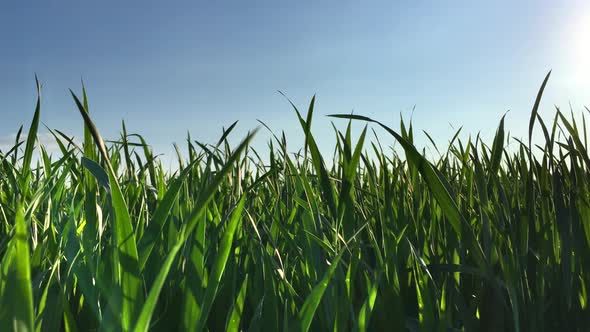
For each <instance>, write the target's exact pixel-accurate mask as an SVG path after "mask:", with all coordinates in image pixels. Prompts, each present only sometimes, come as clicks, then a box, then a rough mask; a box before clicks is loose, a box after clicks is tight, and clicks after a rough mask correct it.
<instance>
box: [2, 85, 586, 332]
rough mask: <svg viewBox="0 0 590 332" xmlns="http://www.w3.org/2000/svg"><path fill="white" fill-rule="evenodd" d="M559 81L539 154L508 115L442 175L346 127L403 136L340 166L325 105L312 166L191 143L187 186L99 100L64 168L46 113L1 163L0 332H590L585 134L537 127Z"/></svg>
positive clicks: (417, 156)
mask: <svg viewBox="0 0 590 332" xmlns="http://www.w3.org/2000/svg"><path fill="white" fill-rule="evenodd" d="M548 78H549V75H547V78H546V79H545V81H544V82H543V84H542V86H541V89H540V91H539V93H538V95H537V97H536V100H535V103H534V106H533V108H532V112H531V117H530V123H527V124H524V125H526V126H528V128H529V137H528V138H529V139H528V141H523V142H521V141H515V140H514V139H512V138H510V137H508V135H507V134H506V133H505V131H504V119H503V118H502V120H501V122H500V124H499V126H498V129H497V131H496V135H495V138H494V139H493V141H492V142H483V141H482V140H480V139H479V138H475V139H471V140H469V141H461V140H459V139H458V138H457V137H458V136H459V135H458V134H459V133H457V135H455V138H453V140H452V141H451V142H450V144H448V142H436V143H435V142H434V141H433V142H432V144H433V146H432V147H433V149H434V150H435V151H438V153H437V154H436V155H437V156H438V157H436V158H434V159H433V158H430V157H429V158H428V159H426V158H425V157H424V153H423V151H418V150H417V149H416V148H415V147H414V145H413V136H414V133H413V130H412V126H411V125H405V124H404V123H403V122H402V123H401V125H400V128H399V130H393V129H390V128H389V127H387V126H385V125H383V124H381V123H379V122H377V121H374V120H371V119H369V118H365V117H362V116H356V115H334V117H337V118H346V119H348V121H356V122H366V123H367V124H368V125H370V126H373V127H382V128H383V129H385V131H386V132H388V133H389V134H391V136H387V137H380V138H379V139H377V137H376V136H375V138H374V139H372V143H371V142H370V139H369V138H367V135H369V136H371V135H370V134H369V133H368V130H370V129H367V128H365V129H364V131H363V132H362V133H361V135H360V136H359V139H358V141H356V142H353V141H352V139H351V136H352V134H351V129H350V124H349V125H348V127H345V129H344V130H343V131H342V132H340V131H337V132H336V135H337V139H338V141H337V146H336V148H335V154H334V155H333V156H330V158H332V159H331V161H330V162H327V159H326V156H322V155H321V154H320V152H319V150H318V147H317V144H316V141H315V140H314V137H313V135H312V133H311V129H310V128H311V125H312V119H313V117H312V114H313V105H314V100H313V99H312V101H311V103H310V105H309V109H308V110H307V112H306V113H305V112H302V111H299V110H297V109H296V108H295V106H293V108H294V110H295V113H296V116H297V117H298V118H299V123H300V125H301V130H302V131H303V132H304V133H305V143H304V147H303V148H302V149H301V153H300V154H299V155H296V156H294V155H293V154H290V153H288V150H287V140H286V138H285V137H284V136H281V135H277V136H274V138H273V139H272V141H271V142H270V143H269V149H270V150H269V151H268V154H269V155H270V158H268V160H262V159H261V158H260V157H259V155H258V153H257V152H256V151H255V150H254V149H252V148H251V147H250V146H249V142H250V139H251V137H252V136H253V135H254V134H255V132H253V133H252V134H251V135H249V136H247V137H246V138H245V139H244V140H243V142H242V143H241V144H239V145H238V146H236V147H234V148H233V149H232V148H231V147H230V145H229V143H228V140H227V137H228V135H229V134H230V132H231V131H232V129H233V125H232V126H231V127H229V128H228V129H227V130H225V132H224V135H223V136H222V137H221V138H220V139H219V140H218V142H217V144H212V145H204V144H200V143H197V142H194V141H191V140H190V138H189V139H188V140H187V149H188V155H181V153H180V152H178V163H179V165H180V167H179V170H178V171H176V172H170V171H168V170H165V169H164V168H163V166H162V165H161V163H160V162H159V161H158V159H157V158H154V156H153V153H152V151H151V149H150V148H149V146H148V145H147V143H146V142H145V141H144V139H143V138H142V137H141V136H139V135H137V134H132V135H131V134H128V133H127V132H126V129H125V127H124V126H123V128H122V133H121V137H120V138H119V139H118V140H116V141H113V142H109V143H108V145H105V143H104V142H103V139H102V138H101V136H100V134H99V132H98V130H97V128H96V127H95V126H94V125H93V123H92V120H91V116H92V112H91V110H90V111H89V107H88V101H87V98H86V93H85V91H83V92H82V93H80V95H79V96H76V95H75V94H74V93H72V96H73V103H72V105H73V107H72V108H73V110H76V109H77V111H79V113H80V115H81V116H82V117H83V118H84V121H85V124H86V126H85V131H84V140H83V144H82V146H78V145H77V144H76V143H75V141H74V140H73V139H72V138H71V137H69V136H67V135H66V134H64V133H62V132H60V131H57V130H56V131H53V132H52V134H53V135H54V137H55V141H56V142H57V144H58V146H59V149H60V150H61V153H59V154H54V155H52V156H50V155H48V153H47V152H46V150H45V149H44V147H43V146H42V145H40V144H37V141H36V137H37V133H38V127H39V117H40V112H41V109H40V100H38V101H37V108H36V110H35V112H34V117H33V120H32V123H31V126H30V128H29V130H26V129H25V132H26V133H27V137H26V139H24V137H23V139H22V140H21V139H19V138H17V142H15V146H14V147H13V148H12V149H10V150H9V151H3V152H2V153H0V257H1V263H0V270H1V275H0V326H1V327H2V330H5V329H10V328H12V330H15V331H58V330H63V331H95V330H104V331H118V330H122V331H130V330H133V331H147V330H155V331H173V330H185V331H224V330H226V331H406V330H407V331H417V330H420V331H556V330H560V331H589V330H590V308H589V301H590V299H589V295H588V293H589V292H590V159H589V157H588V152H587V148H588V142H587V134H586V124H585V118H584V117H583V116H582V118H581V119H582V120H581V121H576V118H574V116H573V115H571V116H569V115H565V114H563V113H562V112H560V111H559V110H557V111H556V115H555V117H554V118H553V119H551V120H550V121H548V122H545V121H544V120H543V119H541V117H540V116H539V115H538V113H537V110H538V108H539V102H540V100H541V96H542V94H543V90H544V87H545V84H546V82H547V79H548ZM38 87H39V84H38ZM39 90H40V88H39ZM586 111H588V110H587V109H586V110H584V111H583V112H586ZM343 122H344V121H342V120H339V121H337V123H343ZM580 122H582V123H580ZM349 123H350V122H349ZM368 128H371V127H368ZM533 131H535V132H541V133H542V134H543V137H544V141H543V142H542V143H538V144H533V143H531V135H532V132H533ZM19 133H20V132H19ZM19 136H20V135H19ZM23 136H24V135H23ZM509 141H510V142H511V144H512V147H511V148H510V149H508V148H507V147H506V145H507V142H509ZM394 143H395V144H397V146H398V147H401V148H402V150H403V153H402V154H401V155H398V154H397V153H395V152H394V151H395V150H392V149H390V146H391V145H393V144H394ZM514 146H516V148H514ZM402 150H400V151H402ZM177 151H180V149H179V148H177ZM34 154H36V155H38V158H33V155H34ZM327 165H330V166H327Z"/></svg>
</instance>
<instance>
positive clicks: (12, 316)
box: [0, 204, 34, 332]
mask: <svg viewBox="0 0 590 332" xmlns="http://www.w3.org/2000/svg"><path fill="white" fill-rule="evenodd" d="M23 209H24V208H23V206H22V205H21V204H19V205H18V206H17V207H16V219H15V224H14V227H15V229H16V231H15V232H14V236H13V237H12V239H11V240H10V243H9V245H8V248H7V251H6V253H4V257H3V258H2V263H1V264H0V273H2V276H0V326H2V328H3V329H7V330H12V331H18V332H25V331H28V332H33V331H34V325H33V317H34V311H33V290H32V285H31V264H30V253H29V243H28V239H29V232H28V226H27V224H26V222H25V215H24V211H23Z"/></svg>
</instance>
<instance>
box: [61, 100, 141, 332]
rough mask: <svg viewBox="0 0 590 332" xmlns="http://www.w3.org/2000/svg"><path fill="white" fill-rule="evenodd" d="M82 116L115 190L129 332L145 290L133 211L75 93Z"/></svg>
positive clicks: (116, 257) (118, 271)
mask: <svg viewBox="0 0 590 332" xmlns="http://www.w3.org/2000/svg"><path fill="white" fill-rule="evenodd" d="M71 94H72V97H73V98H74V101H75V102H76V105H77V106H78V110H79V111H80V114H81V115H82V117H83V118H84V121H85V123H86V125H87V126H88V128H89V129H90V131H91V133H92V136H93V138H94V141H95V143H96V144H97V145H98V147H99V151H100V152H101V154H102V156H103V158H104V162H105V164H106V166H107V173H108V176H109V185H110V188H111V195H110V196H111V205H112V208H113V212H114V220H113V226H112V227H113V231H114V234H115V242H114V244H115V251H114V253H113V264H112V265H113V272H114V274H115V281H116V283H117V284H118V286H119V287H121V292H122V300H121V301H122V304H121V313H120V317H121V325H122V326H121V327H122V329H123V330H126V331H127V330H129V329H130V328H131V324H133V322H134V321H135V317H136V315H137V314H138V308H139V306H140V304H141V303H142V302H143V290H142V287H141V279H140V269H139V261H138V255H137V247H136V243H135V233H134V232H133V226H132V225H131V218H130V217H129V210H128V209H127V204H126V203H125V199H124V196H123V193H122V192H121V188H120V187H119V183H118V182H117V176H116V174H115V171H114V170H113V168H112V166H111V164H110V159H109V156H108V154H107V150H106V147H105V145H104V142H103V140H102V137H101V136H100V134H99V132H98V129H97V128H96V126H95V125H94V123H93V122H92V120H91V119H90V116H89V115H88V112H86V110H85V109H84V106H83V105H82V103H80V100H79V99H78V97H77V96H76V95H75V94H74V93H73V92H71Z"/></svg>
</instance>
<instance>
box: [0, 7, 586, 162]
mask: <svg viewBox="0 0 590 332" xmlns="http://www.w3.org/2000/svg"><path fill="white" fill-rule="evenodd" d="M586 2H587V1H581V0H580V1H554V0H542V1H541V0H536V1H532V0H529V1H488V2H486V3H484V2H482V1H417V0H414V1H378V2H373V1H290V2H286V1H264V2H262V1H217V2H213V1H161V0H160V1H117V2H107V1H92V2H91V1H65V0H62V1H36V2H28V4H23V2H20V1H18V2H17V1H3V2H2V3H1V4H0V41H1V44H2V45H1V46H0V119H1V121H0V140H2V139H3V140H6V138H7V137H9V136H10V135H13V134H14V133H15V132H16V131H17V129H18V127H19V126H20V125H21V124H24V125H25V128H26V127H27V126H28V124H29V122H30V119H31V117H32V114H33V109H34V102H35V99H34V98H35V88H34V74H35V73H37V75H38V76H39V78H40V80H41V81H42V83H43V85H44V92H43V108H42V121H43V122H44V123H45V124H47V125H48V126H49V127H51V128H57V129H60V130H63V131H65V132H67V133H70V134H72V135H77V136H79V135H80V133H81V132H82V120H81V118H80V116H79V114H78V113H77V111H76V109H75V106H74V103H73V101H72V99H71V97H70V96H69V92H68V88H72V89H73V90H74V91H76V92H79V91H80V90H81V89H80V79H81V78H83V79H84V81H85V83H86V86H87V89H88V93H89V98H90V108H91V112H92V115H93V118H94V119H95V121H96V123H97V125H98V127H99V129H100V130H101V132H102V134H103V136H106V137H107V138H116V136H117V135H118V133H119V131H120V122H121V120H122V119H124V120H125V121H126V123H127V127H128V130H129V131H130V132H138V133H141V134H143V135H144V136H145V137H146V138H147V140H148V142H150V143H152V144H153V145H154V149H155V150H156V152H162V153H167V154H169V153H170V152H171V151H172V150H171V146H172V142H178V143H180V144H181V145H182V144H183V143H184V139H185V137H186V132H187V130H190V132H191V133H192V136H193V137H194V138H195V139H198V140H201V141H204V142H214V141H215V140H216V139H217V138H218V137H219V135H220V132H221V127H222V126H228V125H229V124H231V123H232V122H233V121H235V120H240V124H239V130H238V131H237V132H236V136H235V137H236V139H237V138H239V137H240V136H243V135H244V134H245V133H246V131H247V130H248V129H252V128H254V127H256V126H257V122H256V119H261V120H264V121H265V122H267V123H268V124H269V125H270V126H271V127H272V128H273V129H275V130H277V131H280V130H285V132H286V133H287V136H288V137H291V138H292V139H293V140H294V141H295V142H293V143H291V146H292V148H293V149H294V148H295V146H300V145H301V142H299V138H300V137H301V135H300V132H301V130H300V128H299V127H298V125H297V122H296V117H295V115H294V113H293V112H292V111H291V109H290V106H289V104H288V103H287V102H286V101H285V100H284V99H283V98H282V97H281V96H280V95H279V94H278V93H277V90H281V91H283V92H284V93H285V94H287V95H288V96H289V97H290V98H291V99H292V100H293V101H294V102H295V104H297V105H300V106H301V107H302V108H305V106H306V105H307V103H308V101H309V99H310V98H311V96H312V95H313V94H315V93H317V98H318V100H317V111H316V112H317V116H316V119H315V121H314V133H315V134H316V135H317V136H318V140H320V141H321V142H322V144H323V146H322V148H323V149H325V150H327V149H328V148H330V146H331V144H332V143H333V140H332V137H333V133H332V128H331V126H330V121H331V120H330V119H328V118H326V117H324V116H323V115H325V114H330V113H348V112H350V111H352V110H354V112H355V113H357V114H363V115H368V116H371V117H374V118H376V119H380V120H382V121H384V122H386V123H388V124H391V125H393V126H394V128H397V124H398V122H399V114H400V112H401V113H402V114H403V115H404V116H405V117H406V118H408V117H409V116H410V115H411V109H412V108H413V107H414V105H415V106H416V109H415V112H414V113H413V121H414V125H415V127H416V129H419V130H422V129H423V130H426V131H428V132H429V133H431V134H432V135H433V136H434V137H435V138H436V139H439V140H441V141H442V142H446V141H447V140H448V139H449V138H450V137H451V136H452V133H453V129H452V128H451V125H450V124H452V125H453V126H454V127H459V126H461V125H463V126H464V127H465V129H464V131H465V132H466V133H474V134H475V133H477V132H478V131H481V132H482V133H483V134H484V136H485V135H491V134H493V131H494V130H495V128H496V126H497V124H498V121H499V119H500V118H501V116H502V115H503V114H504V113H505V112H506V111H507V110H511V112H510V113H509V115H508V117H507V125H508V127H509V128H510V129H511V130H512V133H513V135H514V136H525V135H526V129H525V128H526V126H527V121H528V117H529V114H530V113H529V112H530V108H531V106H532V103H533V100H534V97H535V94H536V91H537V89H538V87H539V85H540V83H541V81H542V79H543V77H544V76H545V74H546V73H547V71H548V70H549V69H553V74H552V78H551V80H550V83H549V85H548V87H547V94H546V96H545V97H546V98H545V99H544V102H543V109H542V113H543V114H547V115H549V114H552V113H553V109H552V105H554V104H557V105H560V106H562V107H564V108H568V107H569V106H568V103H569V102H571V103H572V105H573V107H574V110H576V111H579V110H581V109H582V106H583V105H589V104H590V63H589V61H590V60H588V59H590V44H589V42H588V41H587V40H590V5H589V4H586ZM33 3H34V4H33ZM121 3H122V4H121ZM338 123H342V122H338ZM260 136H261V139H262V142H264V141H265V140H266V139H267V138H268V137H269V135H267V134H266V133H264V132H261V134H260ZM419 136H421V137H423V135H419ZM420 139H422V138H420Z"/></svg>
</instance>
